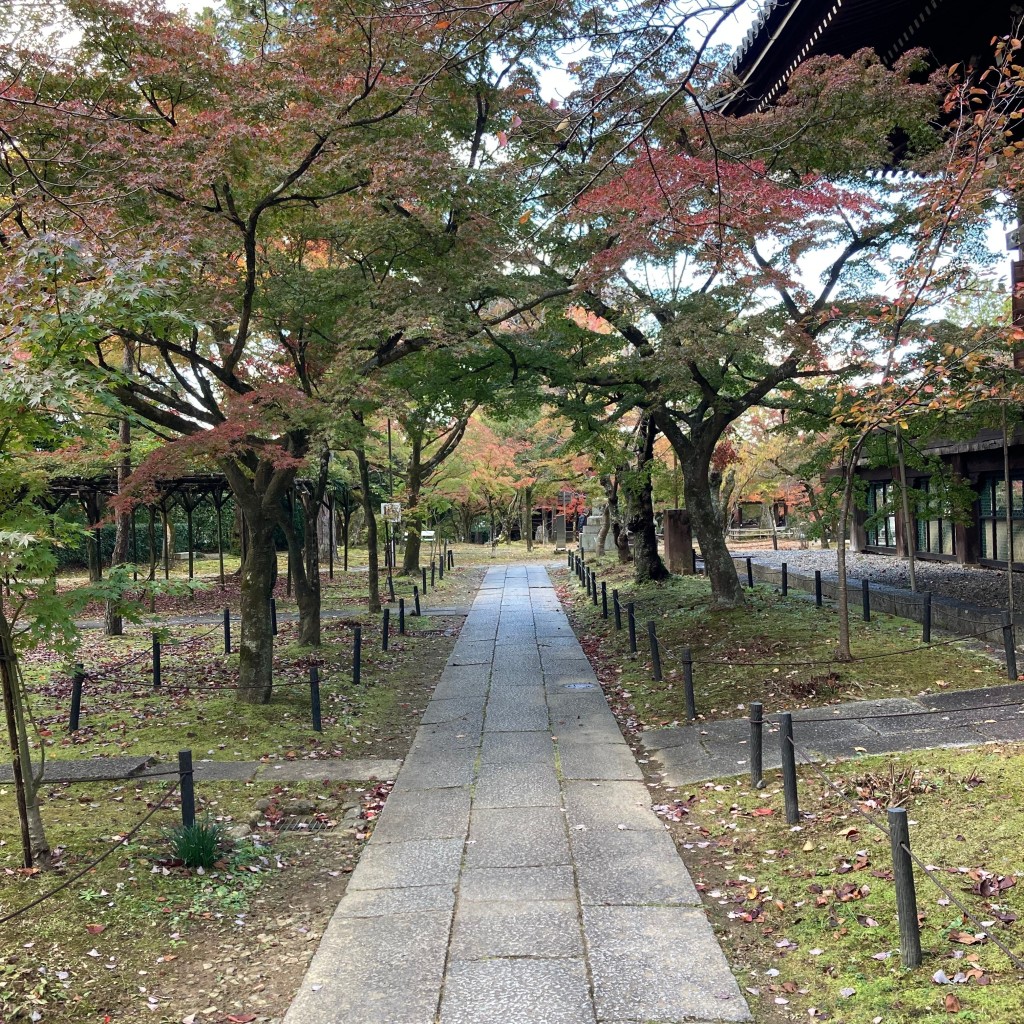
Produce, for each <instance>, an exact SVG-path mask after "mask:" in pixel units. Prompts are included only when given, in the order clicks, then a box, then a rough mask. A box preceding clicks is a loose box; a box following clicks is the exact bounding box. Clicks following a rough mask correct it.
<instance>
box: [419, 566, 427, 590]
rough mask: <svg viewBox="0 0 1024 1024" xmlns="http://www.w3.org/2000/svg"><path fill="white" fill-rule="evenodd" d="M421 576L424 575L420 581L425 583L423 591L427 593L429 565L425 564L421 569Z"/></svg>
mask: <svg viewBox="0 0 1024 1024" xmlns="http://www.w3.org/2000/svg"><path fill="white" fill-rule="evenodd" d="M420 576H421V577H422V579H421V580H420V582H421V583H422V584H423V587H422V590H423V593H424V594H426V592H427V567H426V566H423V568H422V569H420Z"/></svg>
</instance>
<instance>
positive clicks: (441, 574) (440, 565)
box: [437, 557, 444, 580]
mask: <svg viewBox="0 0 1024 1024" xmlns="http://www.w3.org/2000/svg"><path fill="white" fill-rule="evenodd" d="M437 578H438V579H439V580H443V579H444V558H443V557H442V558H439V559H438V560H437Z"/></svg>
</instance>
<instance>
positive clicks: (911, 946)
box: [888, 807, 921, 967]
mask: <svg viewBox="0 0 1024 1024" xmlns="http://www.w3.org/2000/svg"><path fill="white" fill-rule="evenodd" d="M888 817H889V845H890V847H891V849H892V875H893V881H894V882H895V883H896V918H897V920H898V922H899V926H900V958H901V960H902V961H903V966H904V967H920V966H921V928H920V924H919V923H918V918H917V893H916V892H915V891H914V862H913V860H912V859H911V856H910V828H909V822H908V821H907V811H906V808H905V807H890V808H889V814H888Z"/></svg>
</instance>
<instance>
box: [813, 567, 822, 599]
mask: <svg viewBox="0 0 1024 1024" xmlns="http://www.w3.org/2000/svg"><path fill="white" fill-rule="evenodd" d="M814 603H815V604H816V605H817V606H818V607H819V608H820V607H821V570H820V569H815V570H814Z"/></svg>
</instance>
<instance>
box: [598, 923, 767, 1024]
mask: <svg viewBox="0 0 1024 1024" xmlns="http://www.w3.org/2000/svg"><path fill="white" fill-rule="evenodd" d="M583 928H584V932H585V934H586V936H587V948H588V960H589V962H590V969H591V973H592V975H593V979H594V1002H595V1004H596V1009H597V1016H598V1018H599V1019H600V1020H602V1021H603V1020H606V1019H608V1018H617V1019H622V1018H626V1019H629V1018H633V1019H634V1020H637V1019H639V1020H644V1021H646V1020H654V1021H682V1020H690V1019H693V1018H696V1019H698V1020H716V1021H717V1020H723V1021H746V1020H750V1019H751V1017H750V1011H749V1010H748V1009H747V1005H746V1003H745V1002H744V1000H743V997H742V996H740V994H739V992H738V990H737V988H736V981H735V979H734V978H733V976H732V972H731V971H730V970H729V965H728V964H727V963H726V960H725V956H724V955H723V953H722V951H721V949H720V948H719V945H718V943H717V941H715V936H714V932H713V931H712V929H711V925H710V924H709V923H708V920H707V917H705V915H704V911H703V910H699V909H697V908H694V907H584V908H583Z"/></svg>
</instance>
